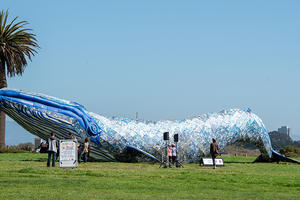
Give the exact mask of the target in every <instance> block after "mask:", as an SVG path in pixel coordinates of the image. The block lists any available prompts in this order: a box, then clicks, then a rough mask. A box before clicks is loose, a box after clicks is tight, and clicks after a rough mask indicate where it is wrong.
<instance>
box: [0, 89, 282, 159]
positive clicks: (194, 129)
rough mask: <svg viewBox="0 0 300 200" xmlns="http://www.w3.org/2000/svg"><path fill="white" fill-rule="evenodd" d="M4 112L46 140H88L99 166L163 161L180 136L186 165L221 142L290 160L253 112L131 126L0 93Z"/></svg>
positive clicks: (52, 101) (61, 104)
mask: <svg viewBox="0 0 300 200" xmlns="http://www.w3.org/2000/svg"><path fill="white" fill-rule="evenodd" d="M0 110H1V111H4V112H5V113H6V114H7V115H8V116H9V117H11V118H12V119H14V120H15V121H16V122H17V123H18V124H19V125H21V126H22V127H23V128H24V129H26V130H27V131H29V132H30V133H32V134H34V135H36V136H38V137H40V138H42V139H44V140H46V139H47V138H48V137H49V136H50V134H51V132H54V133H55V134H56V136H57V137H58V138H59V139H64V138H66V137H67V136H68V135H69V133H72V134H73V135H75V136H76V137H77V138H78V139H79V140H84V139H85V138H87V137H89V138H90V141H91V153H90V156H91V157H93V158H94V159H96V160H100V161H128V160H129V159H130V157H131V156H130V155H132V152H134V153H135V154H142V155H144V157H148V158H151V159H154V160H157V161H160V159H159V158H160V156H161V152H162V146H164V141H163V140H162V134H163V132H169V133H170V135H171V136H172V135H174V134H179V147H178V150H179V152H181V159H182V160H184V161H186V162H196V161H198V160H199V156H202V155H208V154H209V146H210V143H211V139H212V138H217V141H218V143H219V146H220V148H224V147H225V146H226V145H229V144H233V143H235V142H238V141H240V142H247V143H250V144H254V145H255V146H257V147H258V148H259V150H260V152H261V153H262V155H265V156H267V157H272V155H273V156H274V155H275V156H277V157H281V158H286V157H285V156H283V155H281V154H278V153H277V152H275V151H274V150H273V149H272V146H271V141H270V138H269V135H268V133H267V130H266V128H265V126H264V124H263V122H262V120H261V119H260V118H259V117H258V116H257V115H255V114H254V113H252V112H251V110H250V109H248V110H241V109H228V110H223V111H221V112H217V113H208V114H203V115H200V116H197V117H193V118H188V119H184V120H161V121H146V120H132V119H127V118H120V117H104V116H101V115H97V114H95V113H92V112H88V111H87V110H86V109H85V108H84V107H83V106H82V105H80V104H78V103H75V102H71V101H67V100H62V99H59V98H55V97H51V96H47V95H43V94H38V93H31V92H25V91H21V90H15V89H7V88H4V89H1V90H0ZM135 154H134V155H135Z"/></svg>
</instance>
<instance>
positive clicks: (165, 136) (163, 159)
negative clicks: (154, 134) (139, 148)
mask: <svg viewBox="0 0 300 200" xmlns="http://www.w3.org/2000/svg"><path fill="white" fill-rule="evenodd" d="M163 139H164V141H165V149H163V150H162V153H161V163H160V166H159V168H161V167H163V168H169V167H171V166H170V163H169V159H168V146H169V140H170V137H169V132H164V134H163ZM164 155H165V156H164Z"/></svg>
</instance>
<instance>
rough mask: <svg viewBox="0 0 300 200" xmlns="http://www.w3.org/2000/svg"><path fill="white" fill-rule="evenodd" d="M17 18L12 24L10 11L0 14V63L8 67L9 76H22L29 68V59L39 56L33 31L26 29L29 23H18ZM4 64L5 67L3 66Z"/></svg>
mask: <svg viewBox="0 0 300 200" xmlns="http://www.w3.org/2000/svg"><path fill="white" fill-rule="evenodd" d="M17 19H18V17H15V18H14V19H13V20H12V21H11V22H10V23H7V20H8V10H7V11H6V12H5V11H3V10H2V11H1V14H0V63H2V66H6V72H7V75H8V76H15V75H22V73H23V72H24V69H25V67H26V66H27V59H28V60H30V61H31V58H32V57H33V56H34V55H35V54H37V53H38V52H37V49H38V48H39V45H38V44H37V40H36V35H35V34H33V33H31V31H32V29H30V28H25V25H27V24H28V22H27V21H19V22H17ZM3 63H4V65H3Z"/></svg>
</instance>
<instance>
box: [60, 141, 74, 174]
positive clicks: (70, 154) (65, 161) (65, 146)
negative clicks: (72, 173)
mask: <svg viewBox="0 0 300 200" xmlns="http://www.w3.org/2000/svg"><path fill="white" fill-rule="evenodd" d="M77 159H78V156H77V141H73V140H60V141H59V166H60V167H71V168H73V167H77V166H78V160H77Z"/></svg>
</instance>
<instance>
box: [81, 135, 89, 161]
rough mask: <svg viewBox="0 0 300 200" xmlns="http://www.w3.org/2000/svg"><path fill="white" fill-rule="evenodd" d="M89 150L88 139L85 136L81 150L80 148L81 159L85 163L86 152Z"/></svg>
mask: <svg viewBox="0 0 300 200" xmlns="http://www.w3.org/2000/svg"><path fill="white" fill-rule="evenodd" d="M88 152H89V140H88V139H87V138H85V141H84V144H83V150H82V154H83V161H84V162H85V163H86V162H87V154H88Z"/></svg>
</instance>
